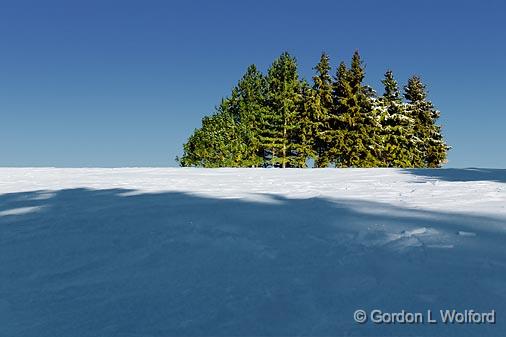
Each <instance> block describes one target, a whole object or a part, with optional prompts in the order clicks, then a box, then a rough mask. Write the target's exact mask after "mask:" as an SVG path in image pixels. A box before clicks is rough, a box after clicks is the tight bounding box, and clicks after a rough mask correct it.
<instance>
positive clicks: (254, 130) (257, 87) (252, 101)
mask: <svg viewBox="0 0 506 337" xmlns="http://www.w3.org/2000/svg"><path fill="white" fill-rule="evenodd" d="M266 94H267V83H266V80H265V77H264V76H263V75H262V73H260V72H259V71H258V70H257V68H256V66H255V65H251V66H249V67H248V69H247V70H246V73H245V74H244V76H243V77H242V79H241V80H240V81H239V83H238V84H237V86H236V87H235V88H234V89H233V91H232V96H231V98H230V108H229V110H230V111H231V113H232V115H233V116H234V120H235V122H236V124H237V126H238V129H239V133H240V135H241V139H242V142H243V143H244V145H245V149H246V150H245V153H244V158H243V163H242V165H243V166H253V167H257V166H260V165H262V163H263V150H262V147H261V143H260V133H261V120H260V117H261V115H262V113H263V112H264V110H265V103H266V102H265V99H266Z"/></svg>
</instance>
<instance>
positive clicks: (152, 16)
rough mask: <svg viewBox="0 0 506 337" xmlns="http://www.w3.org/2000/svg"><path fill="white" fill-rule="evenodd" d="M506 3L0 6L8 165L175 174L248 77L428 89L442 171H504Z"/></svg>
mask: <svg viewBox="0 0 506 337" xmlns="http://www.w3.org/2000/svg"><path fill="white" fill-rule="evenodd" d="M505 15H506V2H505V1H503V0H500V1H499V0H490V1H444V0H439V1H432V0H430V1H416V2H415V1H372V0H371V1H272V0H271V1H263V0H255V1H219V0H216V1H190V0H186V1H152V0H142V1H141V0H139V1H127V0H122V1H108V0H100V1H96V0H86V1H77V0H75V1H69V0H65V1H54V0H45V1H24V0H12V1H11V0H0V166H56V167H122V166H162V167H163V166H177V163H176V161H175V157H176V156H177V155H181V153H182V144H183V143H184V142H185V141H186V139H187V138H188V136H189V135H190V134H191V133H192V132H193V130H194V129H195V128H198V127H199V126H200V121H201V118H202V117H203V116H205V115H209V114H211V113H213V111H214V107H215V106H216V105H217V104H219V102H220V100H221V98H222V97H226V96H228V95H229V94H230V91H231V89H232V88H233V87H234V85H235V84H236V83H237V81H238V80H239V79H240V77H241V76H242V74H243V73H244V71H245V70H246V68H247V67H248V65H250V64H252V63H254V64H256V65H257V66H258V67H259V68H260V69H261V70H262V71H264V72H265V71H266V70H267V68H268V67H269V65H270V64H271V63H272V61H273V60H274V59H275V58H276V57H277V56H279V54H281V53H282V52H283V51H288V52H289V53H291V54H292V55H294V56H295V57H296V58H297V61H298V65H299V71H300V74H301V76H302V77H303V78H306V79H308V80H310V79H311V76H312V75H313V69H312V68H313V67H314V65H315V64H316V63H317V62H318V60H319V57H320V54H321V52H322V51H326V52H327V53H328V54H329V55H330V57H331V61H332V65H333V67H334V68H333V70H332V71H333V72H334V71H335V67H336V66H337V65H338V64H339V62H341V61H345V62H349V59H350V58H351V55H352V53H353V51H354V50H359V51H360V54H361V55H362V57H363V59H364V61H365V65H366V80H365V82H366V83H367V84H370V85H371V86H373V87H374V88H376V89H377V90H378V91H379V92H380V93H381V83H380V80H381V78H382V76H383V74H384V72H385V71H386V70H387V69H392V70H393V71H394V74H395V76H396V78H397V80H398V81H399V83H400V84H401V85H404V84H405V82H406V80H407V79H408V77H409V76H411V75H412V74H418V75H420V76H421V77H422V79H423V80H424V82H425V83H426V84H427V87H428V90H429V98H430V99H431V100H432V102H433V103H434V105H435V106H436V107H437V108H438V109H439V110H440V111H441V115H442V116H441V118H440V120H439V122H440V123H441V124H442V125H443V132H444V135H445V137H446V140H447V142H448V143H449V144H450V145H452V147H453V149H452V150H451V151H450V153H449V157H448V164H447V165H446V166H447V167H490V168H506V151H505V147H506V111H505V110H506V109H505V108H504V106H505V105H504V100H505V95H506V65H505V63H504V61H505V60H506V43H505V36H506V20H504V17H505Z"/></svg>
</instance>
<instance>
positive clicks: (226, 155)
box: [180, 99, 246, 167]
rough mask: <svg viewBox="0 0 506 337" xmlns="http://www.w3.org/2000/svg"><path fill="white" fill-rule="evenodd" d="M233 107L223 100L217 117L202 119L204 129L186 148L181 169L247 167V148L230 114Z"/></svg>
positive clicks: (195, 132) (190, 139)
mask: <svg viewBox="0 0 506 337" xmlns="http://www.w3.org/2000/svg"><path fill="white" fill-rule="evenodd" d="M229 103H230V101H229V100H227V99H224V100H222V102H221V104H220V106H219V107H218V108H217V111H216V113H215V114H213V115H212V116H210V117H207V116H206V117H204V118H203V119H202V127H201V128H200V129H196V130H195V131H194V133H193V134H192V135H191V136H190V138H189V139H188V141H187V142H186V143H185V144H184V145H183V149H184V154H183V156H182V157H181V159H180V165H181V166H196V167H240V166H243V159H244V153H245V150H246V146H245V144H244V143H243V142H242V139H241V135H240V133H239V129H238V127H237V123H236V122H235V121H234V116H233V115H232V114H231V113H230V111H229Z"/></svg>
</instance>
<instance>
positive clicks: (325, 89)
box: [306, 53, 334, 167]
mask: <svg viewBox="0 0 506 337" xmlns="http://www.w3.org/2000/svg"><path fill="white" fill-rule="evenodd" d="M313 69H314V70H315V71H316V74H315V75H314V76H313V90H312V91H310V93H311V94H310V95H308V96H307V100H308V101H307V104H306V106H307V109H309V114H310V116H311V117H310V118H311V122H312V128H311V130H312V135H313V147H314V154H313V157H314V159H315V167H327V166H328V165H329V163H330V158H329V157H328V151H329V148H330V143H331V132H330V114H331V112H332V109H333V107H334V104H333V96H332V90H333V89H332V76H330V69H331V67H330V58H329V56H328V55H327V54H326V53H322V55H321V57H320V61H319V62H318V64H317V65H316V66H315V67H314V68H313Z"/></svg>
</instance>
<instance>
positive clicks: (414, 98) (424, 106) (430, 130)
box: [404, 76, 450, 167]
mask: <svg viewBox="0 0 506 337" xmlns="http://www.w3.org/2000/svg"><path fill="white" fill-rule="evenodd" d="M404 97H405V98H406V100H407V101H408V104H407V109H408V111H409V114H410V116H411V117H412V118H413V119H414V142H415V144H416V149H417V153H416V157H415V160H414V166H416V167H441V165H442V164H444V163H445V162H446V156H447V152H448V150H449V149H450V147H449V146H448V145H447V144H446V143H445V142H444V139H443V136H442V134H441V126H439V125H437V124H436V122H437V119H438V118H439V116H440V112H439V111H438V110H437V109H436V108H435V107H434V105H433V104H432V102H430V101H429V100H428V99H427V91H426V88H425V85H424V84H423V83H422V81H421V79H420V77H418V76H412V77H411V78H410V79H409V80H408V83H407V85H406V86H405V87H404Z"/></svg>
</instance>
